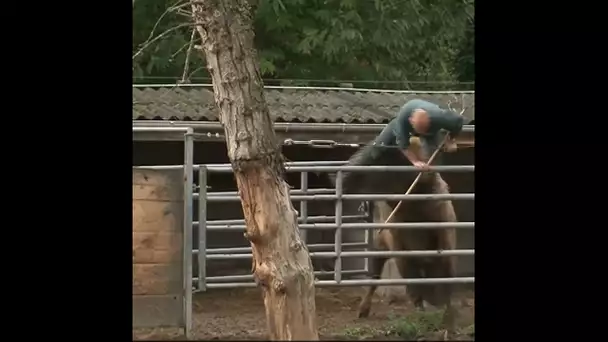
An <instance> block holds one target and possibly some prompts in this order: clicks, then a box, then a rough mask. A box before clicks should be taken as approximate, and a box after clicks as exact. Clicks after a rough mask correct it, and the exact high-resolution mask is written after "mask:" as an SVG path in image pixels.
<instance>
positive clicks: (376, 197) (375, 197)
mask: <svg viewBox="0 0 608 342" xmlns="http://www.w3.org/2000/svg"><path fill="white" fill-rule="evenodd" d="M338 198H339V197H338V195H294V196H290V199H291V200H292V201H334V200H337V199H338ZM341 199H343V200H358V201H390V200H392V201H434V200H435V201H437V200H439V201H457V200H474V199H475V194H412V195H396V194H356V195H355V194H348V195H342V196H341ZM207 201H208V202H240V201H241V198H240V197H237V196H209V197H207Z"/></svg>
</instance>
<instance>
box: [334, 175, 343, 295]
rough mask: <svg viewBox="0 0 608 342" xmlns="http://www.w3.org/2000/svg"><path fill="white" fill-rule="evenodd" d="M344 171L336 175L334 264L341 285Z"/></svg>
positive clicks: (337, 279) (335, 273) (336, 279)
mask: <svg viewBox="0 0 608 342" xmlns="http://www.w3.org/2000/svg"><path fill="white" fill-rule="evenodd" d="M342 178H343V173H342V171H338V173H337V175H336V196H337V198H336V236H335V241H334V242H335V251H336V262H335V264H334V280H335V281H336V282H337V283H338V284H340V282H341V281H342V255H341V254H342Z"/></svg>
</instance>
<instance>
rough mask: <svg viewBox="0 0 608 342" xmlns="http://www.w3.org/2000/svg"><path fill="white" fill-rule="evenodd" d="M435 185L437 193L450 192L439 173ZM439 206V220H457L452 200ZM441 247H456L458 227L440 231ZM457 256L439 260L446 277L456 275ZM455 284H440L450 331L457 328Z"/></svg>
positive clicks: (448, 248) (440, 294)
mask: <svg viewBox="0 0 608 342" xmlns="http://www.w3.org/2000/svg"><path fill="white" fill-rule="evenodd" d="M435 182H436V183H435V186H434V191H433V192H434V193H437V194H448V193H449V190H448V185H447V183H446V182H445V181H444V180H443V179H442V178H441V176H439V175H437V178H436V181H435ZM436 205H437V206H436V207H435V208H434V210H435V212H436V213H437V215H438V216H439V217H438V221H440V222H457V221H458V220H457V218H456V212H455V211H454V206H453V205H452V201H437V204H436ZM438 240H439V241H438V242H439V246H438V247H439V249H441V250H453V249H456V229H455V228H447V229H443V230H440V231H439V239H438ZM456 260H457V257H456V256H447V257H441V260H440V261H439V263H438V264H439V265H438V266H439V268H440V270H441V271H442V272H441V273H442V274H441V275H442V276H444V277H446V278H453V277H456ZM454 287H455V285H454V284H442V285H439V296H440V298H439V300H440V302H443V303H444V304H445V308H446V310H445V314H444V323H445V325H446V328H447V329H448V331H450V332H452V331H453V330H454V328H455V320H456V314H457V312H456V310H455V308H454V307H452V295H453V292H454Z"/></svg>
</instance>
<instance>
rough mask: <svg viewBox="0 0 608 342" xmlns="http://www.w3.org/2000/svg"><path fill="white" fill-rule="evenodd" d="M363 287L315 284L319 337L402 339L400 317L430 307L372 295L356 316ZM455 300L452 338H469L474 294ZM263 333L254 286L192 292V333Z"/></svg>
mask: <svg viewBox="0 0 608 342" xmlns="http://www.w3.org/2000/svg"><path fill="white" fill-rule="evenodd" d="M364 291H365V289H364V288H317V289H316V299H317V301H316V306H317V319H318V324H319V334H320V337H321V339H322V340H379V339H381V340H404V336H403V334H401V335H398V334H397V333H398V331H402V330H403V329H406V330H407V329H410V330H411V328H412V327H411V325H410V323H404V322H411V321H413V320H414V319H415V318H416V317H418V316H419V315H422V314H424V315H429V314H430V312H433V309H432V308H430V309H427V310H426V312H425V313H420V312H419V311H416V310H415V309H414V307H413V305H412V304H411V303H410V302H408V301H407V300H405V299H402V300H398V301H396V302H394V303H391V304H389V303H388V299H384V298H380V297H379V296H376V297H375V298H374V303H373V305H372V309H371V313H370V316H369V317H367V318H358V317H357V307H358V305H359V300H360V298H361V296H362V295H363V293H364ZM454 303H455V304H457V307H458V311H459V313H460V314H459V318H458V327H459V332H458V333H457V334H456V336H453V337H452V338H451V339H452V340H473V339H474V317H475V313H474V311H475V299H474V294H473V293H472V292H466V293H462V294H459V295H458V296H456V298H455V300H454ZM435 313H437V314H439V312H436V311H435ZM408 315H409V317H410V318H409V319H408V318H407V317H408ZM423 319H424V318H423ZM403 324H406V325H407V326H403ZM414 329H417V328H416V327H414ZM396 332H397V333H396ZM266 333H267V332H266V317H265V312H264V303H263V301H262V298H261V292H260V290H259V289H234V290H210V291H208V292H206V293H196V294H194V297H193V327H192V335H193V336H192V339H197V340H265V339H266V338H267V337H266V336H267V335H266ZM441 334H442V332H441V331H438V330H437V331H421V332H420V334H419V335H418V336H417V337H415V338H409V339H414V340H438V339H441V336H440V335H441ZM412 336H413V335H412ZM133 339H137V340H159V339H163V340H167V339H170V340H183V339H184V337H183V335H182V334H181V333H180V332H179V331H178V329H168V328H165V329H137V330H134V331H133ZM406 339H408V338H406Z"/></svg>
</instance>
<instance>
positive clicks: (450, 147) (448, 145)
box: [443, 139, 458, 153]
mask: <svg viewBox="0 0 608 342" xmlns="http://www.w3.org/2000/svg"><path fill="white" fill-rule="evenodd" d="M457 149H458V144H456V141H455V140H453V139H448V141H446V142H445V145H443V150H444V151H446V152H448V153H452V152H456V150H457Z"/></svg>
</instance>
